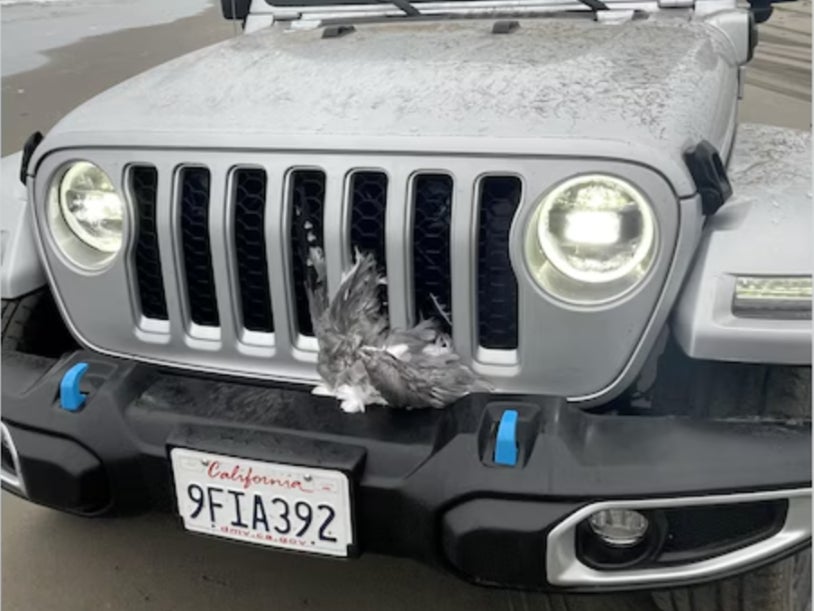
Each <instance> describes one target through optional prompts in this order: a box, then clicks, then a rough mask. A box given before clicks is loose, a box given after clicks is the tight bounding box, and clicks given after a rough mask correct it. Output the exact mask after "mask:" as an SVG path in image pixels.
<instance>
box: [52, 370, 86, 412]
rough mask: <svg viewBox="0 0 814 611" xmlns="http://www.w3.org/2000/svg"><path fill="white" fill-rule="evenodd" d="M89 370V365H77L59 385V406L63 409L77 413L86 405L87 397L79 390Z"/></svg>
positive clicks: (66, 374) (63, 377)
mask: <svg viewBox="0 0 814 611" xmlns="http://www.w3.org/2000/svg"><path fill="white" fill-rule="evenodd" d="M87 370H88V364H87V363H77V364H76V365H74V366H73V367H71V368H70V369H69V370H68V371H66V372H65V375H64V376H62V381H61V382H60V383H59V405H60V406H61V407H62V409H64V410H67V411H69V412H76V411H79V409H81V408H82V406H83V405H85V395H83V394H82V392H81V391H80V390H79V383H80V382H81V381H82V376H83V375H85V372H86V371H87Z"/></svg>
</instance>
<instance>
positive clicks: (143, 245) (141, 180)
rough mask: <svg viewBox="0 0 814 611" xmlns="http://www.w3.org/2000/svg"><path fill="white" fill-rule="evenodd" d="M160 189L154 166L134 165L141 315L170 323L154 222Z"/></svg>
mask: <svg viewBox="0 0 814 611" xmlns="http://www.w3.org/2000/svg"><path fill="white" fill-rule="evenodd" d="M157 188H158V172H157V170H156V169H155V168H154V167H151V166H135V167H133V168H132V169H131V170H130V192H131V193H132V195H133V202H134V203H135V205H136V215H137V216H138V240H137V241H136V279H137V282H138V290H139V300H140V302H141V313H142V314H143V315H144V316H146V317H147V318H155V319H158V320H167V299H166V297H165V295H164V278H163V276H162V274H161V258H160V256H159V250H158V233H157V231H156V221H155V212H156V210H155V207H156V189H157Z"/></svg>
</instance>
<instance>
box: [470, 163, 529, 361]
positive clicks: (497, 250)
mask: <svg viewBox="0 0 814 611" xmlns="http://www.w3.org/2000/svg"><path fill="white" fill-rule="evenodd" d="M520 194H521V184H520V180H519V179H518V178H516V177H514V176H491V177H487V178H484V179H483V180H482V181H481V197H480V214H479V230H478V337H479V343H480V345H481V346H483V347H484V348H492V349H504V350H509V349H513V348H517V279H516V278H515V276H514V271H513V270H512V264H511V261H510V260H509V229H510V228H511V226H512V219H513V218H514V214H515V212H516V211H517V207H518V206H519V205H520Z"/></svg>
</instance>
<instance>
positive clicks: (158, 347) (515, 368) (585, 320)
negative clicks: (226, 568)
mask: <svg viewBox="0 0 814 611" xmlns="http://www.w3.org/2000/svg"><path fill="white" fill-rule="evenodd" d="M76 159H88V160H91V161H93V162H94V163H97V164H98V165H100V167H102V168H103V169H104V170H105V171H106V172H108V174H109V175H110V176H111V177H112V178H113V180H114V183H115V185H116V187H117V188H118V189H120V190H121V191H122V192H123V193H124V194H125V195H126V199H127V201H128V204H129V209H128V210H127V215H126V218H125V232H126V235H127V236H128V238H127V242H126V245H125V248H124V249H123V252H122V253H121V254H120V255H118V256H117V257H116V258H115V259H114V260H113V261H111V263H110V265H108V266H107V267H106V268H105V269H103V270H97V271H95V272H84V271H82V270H77V269H75V268H73V267H71V266H69V265H67V264H66V262H65V261H64V260H63V258H62V257H61V256H60V253H59V251H58V248H57V246H56V244H55V242H54V238H53V236H52V235H51V234H50V231H49V230H48V224H47V221H46V218H47V217H46V216H45V203H46V199H45V195H46V194H47V189H48V185H50V183H51V180H52V179H53V177H56V176H58V175H59V172H60V171H62V169H63V168H64V167H65V165H66V164H68V163H70V162H72V161H74V160H76ZM138 166H151V167H154V168H155V169H156V172H157V176H158V179H157V185H156V204H155V212H156V214H155V222H156V228H157V232H156V233H157V236H156V238H157V239H156V242H157V247H158V253H159V258H160V263H161V270H162V275H163V284H164V289H165V296H166V305H167V320H156V319H152V318H149V317H147V316H145V315H144V314H143V312H142V309H141V306H140V303H139V299H138V290H139V289H138V280H137V273H136V267H137V266H136V255H135V250H136V248H135V244H136V242H137V238H138V233H137V232H136V228H137V226H138V221H137V219H136V218H135V217H136V213H135V211H134V206H135V202H134V201H133V200H134V198H133V195H132V193H130V191H129V188H128V177H129V175H130V172H131V170H132V169H133V168H134V167H138ZM190 167H203V168H206V169H208V171H209V175H210V185H209V193H210V198H209V202H208V204H209V208H208V218H207V225H208V230H209V239H210V250H211V253H212V256H211V265H212V277H213V280H214V289H215V290H214V293H215V300H216V303H217V311H218V317H219V322H220V325H219V326H218V327H211V326H206V325H200V324H196V323H195V322H194V321H193V320H192V319H191V317H190V308H189V303H188V300H189V297H188V295H187V294H186V293H187V291H186V278H185V267H184V253H183V248H182V246H181V244H182V232H181V227H180V219H181V211H180V208H181V206H180V201H181V197H180V195H181V191H182V173H183V169H184V168H190ZM240 168H256V169H262V170H263V171H265V174H266V178H267V182H266V207H265V211H266V214H265V218H264V219H263V223H264V235H265V237H266V242H265V249H266V259H267V263H268V269H267V277H268V283H269V287H270V300H271V309H272V313H273V320H274V329H273V332H270V333H269V332H258V331H255V330H250V329H247V328H246V327H245V326H244V322H243V317H242V315H241V293H240V282H239V277H238V275H239V274H238V267H239V266H238V261H237V258H238V256H237V254H236V252H237V249H236V246H235V229H234V199H233V198H232V197H230V196H228V194H230V193H232V192H233V190H234V182H235V177H234V175H235V171H236V170H238V169H240ZM580 170H581V171H593V172H608V173H612V174H616V175H620V176H625V178H626V179H628V180H631V181H632V182H634V183H636V184H637V185H638V186H639V187H640V188H641V189H642V191H643V192H644V193H645V194H646V195H647V197H648V198H649V199H650V200H651V201H652V202H653V203H654V205H655V207H656V215H657V218H658V222H659V223H660V227H661V228H662V230H663V235H664V236H665V240H664V241H663V243H662V244H660V248H659V252H658V253H657V257H656V263H655V266H654V269H653V270H652V272H651V273H650V275H649V277H648V278H647V279H646V280H645V281H644V282H643V283H642V285H640V287H639V288H638V289H637V291H636V292H635V293H634V294H631V295H629V296H627V297H626V298H625V300H624V301H623V302H620V303H614V304H605V305H604V306H603V307H601V308H596V309H595V310H593V311H586V310H585V309H582V310H578V309H575V308H571V307H568V306H567V305H564V304H562V303H560V302H557V301H556V300H555V299H552V298H551V297H550V296H548V295H545V294H544V293H542V292H541V291H540V290H539V289H538V288H536V286H535V285H534V283H533V281H532V280H531V278H530V276H529V274H528V271H527V269H526V267H525V261H524V260H523V258H522V252H520V251H521V249H520V248H519V247H518V245H519V244H520V242H518V235H519V232H520V231H521V229H522V227H524V226H525V223H527V222H528V218H529V217H530V215H531V213H532V212H533V206H534V202H535V201H536V200H537V198H538V197H539V195H540V194H542V193H544V192H545V191H546V190H548V189H550V188H552V187H553V186H554V185H555V184H556V183H557V182H559V181H560V180H562V179H564V178H567V177H568V176H570V175H573V173H574V172H575V171H580ZM298 171H319V172H323V173H324V176H325V196H324V201H325V207H324V210H323V222H324V227H326V228H329V230H328V231H326V232H325V234H324V249H325V252H326V259H327V275H328V285H329V289H330V290H331V291H334V290H336V288H337V286H338V284H339V282H340V280H341V277H342V273H343V271H344V270H346V269H347V268H348V267H349V266H350V265H351V262H352V257H351V252H352V249H351V230H350V223H351V209H350V199H349V193H350V188H349V187H350V185H349V181H350V179H351V177H352V175H353V173H354V172H359V171H371V172H382V173H384V174H386V175H387V179H388V180H387V187H386V189H387V199H386V201H387V205H386V210H385V214H384V217H385V218H384V233H385V240H384V242H385V244H384V250H385V253H386V265H387V279H388V284H387V295H388V302H389V315H390V320H391V323H392V324H393V326H397V327H401V326H404V325H408V324H412V323H413V322H414V321H415V320H416V317H415V305H414V302H415V299H414V295H415V288H416V287H415V285H414V277H415V276H414V261H413V257H412V247H413V243H414V240H415V239H416V235H415V221H416V219H415V209H414V204H413V202H414V200H413V192H414V190H415V189H414V184H413V183H414V179H415V177H417V176H421V175H427V174H429V175H439V174H440V175H448V176H450V178H451V179H452V194H451V201H452V206H451V211H450V229H449V244H450V247H449V257H450V269H451V273H450V283H449V285H450V295H451V301H452V306H451V309H452V312H451V314H452V319H453V321H454V326H453V329H452V336H453V342H454V347H455V350H456V352H457V353H458V354H459V355H460V356H461V358H462V360H463V361H464V362H466V363H468V364H470V365H471V366H472V367H473V368H474V369H475V370H476V371H478V372H479V373H480V374H481V375H483V376H485V377H486V378H487V379H489V380H490V381H491V382H492V383H493V385H494V387H495V388H496V389H497V390H500V391H505V392H537V393H541V392H542V393H550V394H557V395H560V396H565V397H568V398H571V399H574V400H580V401H583V400H590V401H593V400H594V399H595V398H597V397H601V396H603V395H604V394H607V393H610V392H612V391H613V389H614V388H615V387H616V386H617V385H619V383H620V382H622V381H624V379H625V378H627V379H628V380H629V379H630V376H631V375H635V373H636V372H637V367H639V366H640V362H641V361H643V359H644V356H645V355H646V350H647V348H648V344H647V343H646V342H648V341H649V342H651V343H652V337H651V335H653V331H652V329H651V324H652V323H653V319H654V318H658V319H659V320H663V317H664V316H666V311H667V310H666V309H664V308H663V307H662V306H661V305H660V304H661V303H662V299H663V298H664V295H663V294H662V291H663V289H664V287H665V281H666V280H667V279H668V274H669V273H672V271H673V262H674V257H675V256H677V255H676V253H675V252H674V249H676V247H677V246H679V247H680V251H677V252H678V253H679V254H680V259H679V262H680V266H679V269H678V272H677V273H678V274H683V273H684V270H685V269H686V265H687V264H688V263H689V254H690V253H691V251H692V248H693V247H694V240H695V239H696V238H697V234H696V233H695V232H694V229H693V227H694V226H695V223H696V221H697V219H696V218H695V217H693V216H692V214H691V212H692V210H694V207H693V205H692V204H688V205H687V207H686V208H687V210H689V211H690V213H689V214H685V213H684V212H683V211H682V216H681V217H679V206H678V205H677V202H676V199H675V195H674V193H673V191H672V189H671V188H670V186H669V184H668V183H667V182H666V181H665V180H664V179H663V178H662V177H661V176H660V175H658V174H657V173H655V172H653V171H652V170H650V169H648V168H646V167H643V166H637V165H632V164H627V163H624V162H615V161H602V160H581V161H579V162H578V163H577V162H575V160H573V159H569V158H546V157H544V156H525V157H522V156H518V157H505V156H504V157H493V156H486V155H483V156H480V155H444V156H440V155H439V156H435V155H409V154H392V155H391V154H384V155H383V154H373V153H370V154H365V153H354V154H351V153H347V152H345V153H330V154H328V153H316V152H296V151H295V152H284V153H283V152H271V151H261V150H252V151H248V150H238V149H235V150H231V151H215V150H210V151H191V150H180V149H171V150H170V149H168V150H148V149H139V150H138V151H127V150H124V149H102V148H95V149H74V150H67V149H66V150H60V151H52V152H50V153H48V154H47V155H45V157H43V159H42V161H41V163H40V165H39V166H38V170H37V176H36V179H35V183H34V192H33V194H32V195H33V198H34V202H35V206H34V209H35V219H36V227H37V229H38V238H39V240H40V241H41V243H42V247H43V250H42V252H43V254H44V257H45V259H44V261H45V268H46V272H47V273H48V275H49V278H50V280H51V282H52V283H53V286H54V288H55V293H56V296H57V301H58V303H59V305H60V307H61V308H62V311H63V314H64V315H65V318H66V321H67V323H68V325H69V326H70V327H71V329H72V331H73V332H74V334H75V335H76V336H77V337H78V338H79V339H80V340H81V341H82V342H83V343H84V344H85V345H86V346H87V347H89V348H90V349H93V350H96V351H98V352H101V353H105V354H110V355H113V356H120V357H125V358H135V359H137V360H141V361H145V362H149V363H154V364H159V365H163V366H168V367H179V368H182V369H191V370H195V371H199V372H210V373H218V374H225V375H231V376H241V377H247V378H258V379H265V380H277V381H285V382H294V383H297V382H302V383H308V384H311V383H313V382H315V381H317V380H318V375H317V373H316V368H315V362H316V356H317V345H316V341H315V339H314V338H313V337H309V336H307V335H305V334H303V333H302V332H301V331H300V330H299V328H298V325H297V324H296V312H297V304H296V298H295V284H294V280H293V278H292V274H291V269H292V265H293V259H294V257H293V253H294V249H293V248H292V235H291V232H290V227H291V220H292V218H291V217H292V210H291V208H292V207H291V200H290V193H291V190H292V185H293V179H294V175H295V173H296V172H298ZM494 176H515V177H517V178H518V179H519V180H520V182H521V187H522V194H523V195H522V197H521V201H520V203H519V206H518V208H517V213H516V215H515V217H514V221H513V223H512V226H511V232H510V235H509V238H508V245H509V248H510V249H511V252H510V253H509V258H510V261H511V263H512V269H513V271H514V274H515V275H516V277H517V287H518V291H517V304H518V305H517V317H518V318H517V319H518V323H517V326H518V333H517V335H518V342H517V344H518V345H517V348H516V349H515V350H494V349H488V348H485V347H483V346H481V345H480V342H479V337H478V304H477V287H478V223H479V216H480V215H479V197H480V196H479V193H480V184H481V181H482V180H483V179H484V178H485V177H494ZM679 222H680V223H681V225H680V227H679ZM682 235H686V239H684V240H682V241H681V243H680V244H678V241H679V238H680V237H681V236H682ZM420 239H421V238H420V237H419V240H420ZM668 286H671V287H672V286H673V285H668ZM676 286H677V284H676ZM671 290H673V289H671ZM673 294H674V290H673ZM89 295H91V296H96V295H104V299H103V300H101V299H99V300H97V299H95V298H89V297H88V296H89ZM671 299H672V297H671V296H669V295H668V296H667V300H668V302H669V300H671ZM667 307H669V303H668V306H667ZM541 337H544V338H545V340H546V341H540V340H541ZM597 337H599V338H600V340H601V342H602V343H603V345H613V347H614V349H613V350H610V351H609V350H596V349H592V350H586V346H587V345H589V344H595V343H596V339H595V338H597ZM642 346H644V350H642ZM634 357H635V358H636V359H638V360H637V361H636V362H635V363H634V362H632V359H633V358H634ZM631 372H632V373H631Z"/></svg>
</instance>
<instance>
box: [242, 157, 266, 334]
mask: <svg viewBox="0 0 814 611" xmlns="http://www.w3.org/2000/svg"><path fill="white" fill-rule="evenodd" d="M234 180H235V251H236V254H237V276H238V283H239V285H240V307H241V314H242V316H243V326H244V327H246V328H247V329H248V330H249V331H261V332H266V333H271V332H272V331H274V319H273V318H272V313H271V294H270V291H269V282H268V261H267V258H266V236H265V231H264V227H265V216H266V172H265V171H264V170H260V169H253V168H252V169H249V168H244V169H239V170H237V171H236V172H235V175H234Z"/></svg>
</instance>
